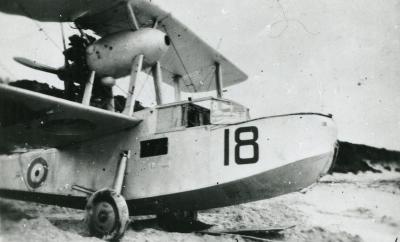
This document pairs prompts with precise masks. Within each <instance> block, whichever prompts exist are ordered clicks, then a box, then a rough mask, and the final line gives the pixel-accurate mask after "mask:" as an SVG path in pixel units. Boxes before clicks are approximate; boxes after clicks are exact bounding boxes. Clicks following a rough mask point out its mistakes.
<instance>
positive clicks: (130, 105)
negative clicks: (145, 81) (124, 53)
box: [124, 55, 144, 116]
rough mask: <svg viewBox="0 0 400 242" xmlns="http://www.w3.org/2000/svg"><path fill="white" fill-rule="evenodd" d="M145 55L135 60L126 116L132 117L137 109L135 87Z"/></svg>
mask: <svg viewBox="0 0 400 242" xmlns="http://www.w3.org/2000/svg"><path fill="white" fill-rule="evenodd" d="M143 58H144V56H143V55H138V56H136V57H135V58H134V59H133V63H132V70H131V80H130V83H129V93H128V97H127V98H126V104H125V109H124V114H125V115H128V116H131V115H132V114H133V110H134V108H135V101H136V98H137V91H135V86H136V83H137V80H138V79H139V73H140V71H141V70H142V66H143Z"/></svg>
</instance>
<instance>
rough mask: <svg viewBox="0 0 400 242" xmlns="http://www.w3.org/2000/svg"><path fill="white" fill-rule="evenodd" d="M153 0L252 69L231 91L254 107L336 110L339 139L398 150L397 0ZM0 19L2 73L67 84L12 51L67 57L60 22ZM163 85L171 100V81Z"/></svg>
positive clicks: (56, 60) (258, 111) (265, 111)
mask: <svg viewBox="0 0 400 242" xmlns="http://www.w3.org/2000/svg"><path fill="white" fill-rule="evenodd" d="M153 2H155V3H157V4H159V5H160V6H161V7H163V8H165V9H167V10H168V11H170V12H172V13H173V15H174V16H175V17H177V18H178V19H180V20H181V22H183V23H185V24H186V25H187V26H188V27H189V28H190V29H192V30H193V31H194V32H195V33H197V34H198V35H199V36H200V37H201V38H203V39H204V40H205V41H206V42H207V43H209V44H210V45H211V46H213V47H215V48H217V49H218V50H219V51H220V52H221V53H222V54H224V55H225V56H226V57H227V58H228V59H230V60H231V61H232V62H233V63H235V64H236V65H237V66H239V67H240V68H241V69H242V70H243V71H244V72H246V73H247V74H248V76H249V79H248V81H246V82H243V83H241V84H239V85H237V86H233V87H229V88H226V89H227V91H226V92H225V97H226V98H230V99H233V100H235V101H238V102H240V103H242V104H244V105H245V106H247V107H249V108H250V110H251V115H252V116H253V117H259V116H268V115H275V114H284V113H293V112H322V113H331V114H333V115H334V119H335V121H336V123H337V126H338V130H339V139H341V140H346V141H350V142H354V143H362V144H368V145H373V146H377V147H384V148H389V149H396V150H400V139H399V138H398V137H400V113H399V111H400V80H399V79H400V1H398V0H385V1H378V0H329V1H328V0H325V1H323V0H303V1H294V0H219V1H215V0H185V1H179V0H153ZM0 26H1V29H2V31H1V35H0V53H1V54H2V55H1V58H0V76H1V77H10V78H11V79H21V78H27V79H36V80H41V81H46V82H48V83H50V84H52V85H56V86H59V87H61V86H62V85H61V82H59V81H57V79H56V78H55V77H54V76H52V75H49V74H45V73H41V72H38V71H34V70H29V69H28V68H26V67H23V66H20V65H18V64H16V63H14V62H13V61H12V57H13V56H24V57H27V58H32V59H35V60H37V61H39V62H42V63H45V64H48V65H51V66H61V65H62V64H63V56H62V54H61V47H62V42H61V36H60V25H59V24H58V23H38V22H35V21H32V20H30V19H27V18H24V17H19V16H11V15H6V14H2V13H0ZM64 27H65V29H66V32H67V34H72V33H74V30H73V29H71V28H70V27H69V24H64ZM150 80H151V79H149V78H146V77H144V76H143V79H142V82H141V84H139V85H140V90H141V93H140V96H139V99H140V100H142V101H143V102H144V103H145V104H147V105H151V104H154V94H153V93H154V91H153V86H152V82H151V81H150ZM127 82H128V81H127V80H126V79H123V80H119V81H118V86H119V87H121V88H122V89H124V88H126V86H127ZM163 90H165V92H164V96H166V99H167V100H168V101H171V100H172V99H173V95H172V89H171V88H170V87H168V86H166V85H163ZM121 92H122V91H121ZM207 95H208V94H207Z"/></svg>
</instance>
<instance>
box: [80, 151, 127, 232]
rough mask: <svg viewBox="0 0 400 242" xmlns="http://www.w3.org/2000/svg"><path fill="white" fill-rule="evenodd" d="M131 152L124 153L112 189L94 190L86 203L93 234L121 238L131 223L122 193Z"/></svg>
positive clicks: (87, 221) (89, 226)
mask: <svg viewBox="0 0 400 242" xmlns="http://www.w3.org/2000/svg"><path fill="white" fill-rule="evenodd" d="M128 158H129V152H124V153H123V154H122V157H121V160H120V162H119V165H118V169H117V171H116V174H115V178H114V184H113V187H112V189H109V188H105V189H101V190H98V191H96V192H94V193H93V194H92V195H91V196H90V197H89V200H88V202H87V204H86V223H87V225H88V228H89V232H90V234H91V235H93V236H96V237H99V238H102V239H106V240H117V239H120V238H121V237H122V236H123V235H124V233H125V230H126V228H127V227H128V224H129V222H130V221H129V210H128V205H127V204H126V201H125V198H124V197H123V196H122V195H121V190H122V187H123V180H124V176H125V170H126V163H127V160H128Z"/></svg>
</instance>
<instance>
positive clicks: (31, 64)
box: [14, 57, 61, 75]
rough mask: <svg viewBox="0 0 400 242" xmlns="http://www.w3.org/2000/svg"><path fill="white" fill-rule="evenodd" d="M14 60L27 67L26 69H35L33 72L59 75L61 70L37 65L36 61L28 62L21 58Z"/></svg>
mask: <svg viewBox="0 0 400 242" xmlns="http://www.w3.org/2000/svg"><path fill="white" fill-rule="evenodd" d="M14 60H15V61H16V62H18V63H20V64H21V65H24V66H27V67H29V68H32V69H35V70H39V71H44V72H47V73H52V74H56V75H59V74H60V73H61V69H58V68H54V67H51V66H46V65H43V64H40V63H37V62H36V61H33V60H29V59H26V58H23V57H14Z"/></svg>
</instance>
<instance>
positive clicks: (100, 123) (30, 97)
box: [0, 84, 140, 152]
mask: <svg viewBox="0 0 400 242" xmlns="http://www.w3.org/2000/svg"><path fill="white" fill-rule="evenodd" d="M139 122H140V120H138V119H135V118H132V117H128V116H126V115H122V114H119V113H113V112H109V111H106V110H102V109H99V108H94V107H90V106H84V105H82V104H79V103H75V102H71V101H67V100H63V99H59V98H55V97H51V96H48V95H44V94H40V93H36V92H32V91H28V90H24V89H20V88H16V87H12V86H8V85H4V84H2V85H0V151H1V152H7V151H8V152H9V151H12V150H14V149H16V148H48V147H62V146H65V145H69V144H74V143H79V142H82V141H85V140H89V139H93V138H97V137H100V136H104V135H107V134H110V133H112V132H116V131H120V130H123V129H127V128H131V127H134V126H136V125H137V124H138V123H139Z"/></svg>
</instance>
